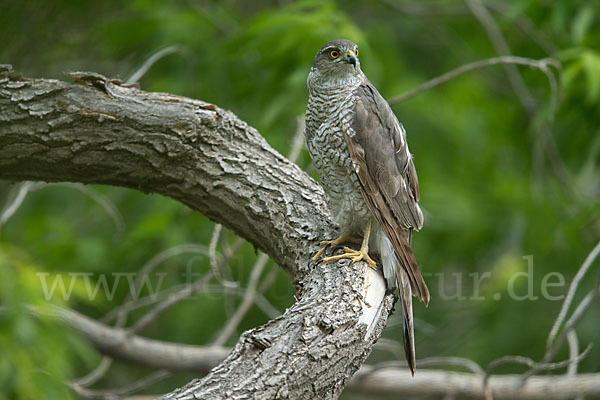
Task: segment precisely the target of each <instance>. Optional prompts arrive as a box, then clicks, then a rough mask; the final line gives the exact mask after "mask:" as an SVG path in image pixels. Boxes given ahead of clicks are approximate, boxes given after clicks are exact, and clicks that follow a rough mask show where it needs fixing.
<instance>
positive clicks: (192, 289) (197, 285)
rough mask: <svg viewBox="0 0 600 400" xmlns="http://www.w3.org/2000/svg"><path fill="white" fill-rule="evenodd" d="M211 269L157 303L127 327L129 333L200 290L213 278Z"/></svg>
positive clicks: (132, 333)
mask: <svg viewBox="0 0 600 400" xmlns="http://www.w3.org/2000/svg"><path fill="white" fill-rule="evenodd" d="M213 276H214V275H213V273H212V271H211V272H209V273H208V274H206V275H204V276H203V277H202V278H200V279H198V280H197V281H196V282H194V284H193V285H186V287H185V288H184V289H183V290H180V291H178V292H175V293H174V294H173V295H171V296H169V297H167V299H166V300H164V301H162V302H160V303H158V304H157V305H156V306H155V307H154V308H152V310H150V311H148V312H147V313H146V314H145V315H144V316H143V317H142V318H140V319H139V320H138V321H137V322H136V323H135V324H134V325H133V326H132V327H131V328H129V329H127V333H128V334H129V335H134V334H136V333H137V332H139V331H140V330H142V329H144V328H145V327H146V326H148V324H150V323H151V322H152V321H154V320H155V319H156V318H158V316H159V315H160V314H162V313H163V312H164V311H166V310H168V309H169V308H171V307H173V306H174V305H176V304H178V303H180V302H182V301H183V300H185V299H187V298H188V297H190V296H191V295H193V294H194V293H196V292H197V291H198V290H200V289H201V288H202V287H203V286H205V285H206V283H207V282H208V281H209V280H211V279H212V278H213Z"/></svg>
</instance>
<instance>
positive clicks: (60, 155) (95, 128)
mask: <svg viewBox="0 0 600 400" xmlns="http://www.w3.org/2000/svg"><path fill="white" fill-rule="evenodd" d="M70 76H71V77H73V78H74V79H77V80H78V81H80V82H82V83H84V85H73V84H69V83H65V82H61V81H57V80H48V79H35V80H34V79H27V78H21V77H20V76H19V75H18V74H16V73H14V72H13V71H12V69H11V68H10V66H0V110H1V111H2V117H1V118H0V179H6V180H12V181H22V180H42V181H55V182H56V181H72V182H82V183H99V184H108V185H114V186H123V187H128V188H133V189H137V190H141V191H143V192H152V193H159V194H162V195H165V196H169V197H172V198H174V199H176V200H179V201H180V202H182V203H184V204H186V205H188V206H189V207H191V208H192V209H194V210H197V211H200V212H202V213H203V214H205V215H206V216H208V217H209V218H211V219H212V220H214V221H216V222H218V223H221V224H223V225H224V226H226V227H227V228H229V229H231V230H233V231H235V232H236V233H237V234H238V235H240V236H242V237H243V238H244V239H246V240H248V241H249V242H251V243H253V244H254V245H255V246H256V247H258V248H260V249H261V250H263V251H264V252H265V253H267V254H269V255H270V256H271V257H272V258H273V259H274V261H275V262H276V263H277V264H279V265H280V266H281V267H282V268H284V269H285V270H286V271H288V273H290V275H292V276H294V277H296V276H298V273H297V271H296V270H297V269H306V267H307V263H306V260H307V259H308V255H309V253H310V250H311V249H310V248H308V246H307V244H313V243H315V242H317V241H318V240H321V239H323V238H324V237H330V236H333V235H334V229H335V226H334V225H333V223H332V222H331V218H330V216H329V214H328V212H327V209H326V205H325V201H324V198H323V192H322V189H321V188H320V187H319V186H318V185H317V184H316V183H315V182H314V181H313V180H312V179H311V178H310V177H309V176H308V175H306V174H305V173H304V172H302V171H301V170H300V168H298V167H297V166H296V165H295V164H293V163H291V162H289V161H288V160H287V159H286V158H284V157H283V156H282V155H281V154H279V153H277V152H276V151H275V150H273V149H272V148H271V147H270V146H269V145H268V144H267V143H266V141H265V140H264V138H263V137H262V136H260V134H259V133H258V132H257V131H256V130H255V129H254V128H252V127H250V126H248V125H247V124H246V123H245V122H243V121H241V120H239V119H238V118H237V117H236V116H235V115H234V114H233V113H231V112H229V111H226V110H223V109H220V108H218V107H217V106H215V105H212V104H208V103H205V102H202V101H199V100H192V99H188V98H185V97H180V96H174V95H171V94H167V93H147V92H143V91H141V90H138V89H135V88H132V87H125V86H120V85H119V84H118V82H117V81H114V80H109V79H107V78H105V77H102V76H100V75H97V74H92V73H77V74H75V73H74V74H71V75H70Z"/></svg>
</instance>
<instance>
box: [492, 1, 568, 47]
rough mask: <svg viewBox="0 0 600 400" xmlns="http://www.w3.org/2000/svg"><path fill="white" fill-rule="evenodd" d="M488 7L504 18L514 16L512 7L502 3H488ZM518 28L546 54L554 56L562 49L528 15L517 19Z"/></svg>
mask: <svg viewBox="0 0 600 400" xmlns="http://www.w3.org/2000/svg"><path fill="white" fill-rule="evenodd" d="M486 6H487V7H488V8H489V9H491V10H493V11H496V12H498V13H500V14H503V15H504V16H509V15H510V16H512V15H511V13H512V10H511V7H510V6H509V5H508V4H506V3H502V2H486ZM516 22H517V26H518V27H519V28H520V29H521V31H523V33H525V34H526V35H527V36H529V37H530V38H531V39H532V40H533V41H534V42H535V43H536V44H537V45H538V46H540V48H542V50H544V52H545V53H546V54H548V55H550V54H554V53H556V52H558V51H559V50H560V49H559V48H558V46H557V45H555V44H554V43H553V42H552V40H551V39H550V38H549V37H548V36H547V35H545V34H544V32H542V31H540V30H539V29H538V28H537V27H536V26H535V23H534V22H533V20H532V19H531V18H529V17H528V16H527V15H526V14H520V15H519V16H518V18H517V21H516Z"/></svg>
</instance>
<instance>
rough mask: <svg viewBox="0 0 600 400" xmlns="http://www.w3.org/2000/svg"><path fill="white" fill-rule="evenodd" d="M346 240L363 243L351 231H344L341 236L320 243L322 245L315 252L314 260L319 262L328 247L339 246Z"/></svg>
mask: <svg viewBox="0 0 600 400" xmlns="http://www.w3.org/2000/svg"><path fill="white" fill-rule="evenodd" d="M345 242H353V243H361V240H360V239H358V238H356V237H353V236H352V234H351V233H349V232H345V233H343V234H342V235H341V236H340V237H338V238H337V239H333V240H323V241H322V242H321V243H319V246H321V248H320V249H319V251H317V252H316V253H315V255H314V256H313V258H312V261H313V262H317V260H318V259H319V258H320V257H321V256H323V253H325V250H326V249H327V247H329V246H331V247H337V246H339V245H340V244H342V243H345Z"/></svg>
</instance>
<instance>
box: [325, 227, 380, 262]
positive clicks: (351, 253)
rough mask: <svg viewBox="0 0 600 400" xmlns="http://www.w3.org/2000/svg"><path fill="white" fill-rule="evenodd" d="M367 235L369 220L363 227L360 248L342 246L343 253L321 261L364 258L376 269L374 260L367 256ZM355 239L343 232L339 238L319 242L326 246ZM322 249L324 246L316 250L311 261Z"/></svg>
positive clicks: (368, 232)
mask: <svg viewBox="0 0 600 400" xmlns="http://www.w3.org/2000/svg"><path fill="white" fill-rule="evenodd" d="M369 236H371V221H369V223H368V224H367V227H366V229H365V236H364V237H363V239H362V244H361V246H360V250H354V249H351V248H349V247H344V249H343V250H344V253H342V254H338V255H335V256H331V257H326V258H324V259H323V262H325V263H327V262H330V261H335V260H341V259H342V258H350V259H351V260H352V262H353V263H355V262H358V261H361V260H365V262H366V263H367V265H368V266H369V268H372V269H375V270H376V269H377V263H376V262H375V261H373V259H372V258H371V257H369ZM351 239H353V240H351ZM355 240H357V239H356V238H352V237H351V236H350V235H349V234H343V235H342V236H340V237H339V238H337V239H335V240H331V241H325V242H321V244H323V243H325V244H326V246H327V245H336V246H337V245H338V244H340V243H343V242H344V241H355ZM324 251H325V247H323V248H321V249H320V250H319V251H318V252H317V254H315V256H314V257H313V261H314V260H315V259H316V258H318V257H320V256H321V255H322V254H323V252H324Z"/></svg>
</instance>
